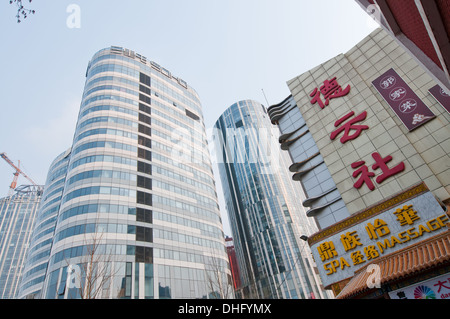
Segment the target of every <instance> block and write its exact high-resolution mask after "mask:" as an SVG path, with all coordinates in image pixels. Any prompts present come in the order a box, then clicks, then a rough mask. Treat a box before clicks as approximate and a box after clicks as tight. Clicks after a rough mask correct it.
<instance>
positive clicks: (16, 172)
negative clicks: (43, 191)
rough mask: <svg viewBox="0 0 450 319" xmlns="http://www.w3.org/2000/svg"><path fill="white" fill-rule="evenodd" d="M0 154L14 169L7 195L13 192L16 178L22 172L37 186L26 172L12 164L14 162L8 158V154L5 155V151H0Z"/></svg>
mask: <svg viewBox="0 0 450 319" xmlns="http://www.w3.org/2000/svg"><path fill="white" fill-rule="evenodd" d="M0 156H1V157H2V158H3V159H4V160H5V161H6V162H7V163H8V164H9V165H11V166H12V167H13V168H14V169H15V170H16V171H15V172H14V174H13V175H14V178H13V181H12V183H11V186H9V193H8V196H11V195H13V194H14V190H15V189H16V186H17V179H18V178H19V174H22V175H23V176H24V177H25V178H26V179H28V180H29V181H30V182H31V183H32V184H33V185H34V186H37V184H36V183H35V182H34V181H33V180H32V179H31V178H30V177H28V176H27V174H25V173H24V172H23V171H22V170H21V169H20V168H19V167H18V166H16V165H14V163H13V162H12V161H11V160H10V159H9V158H8V156H6V153H0ZM19 166H20V161H19Z"/></svg>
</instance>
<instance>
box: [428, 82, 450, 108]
mask: <svg viewBox="0 0 450 319" xmlns="http://www.w3.org/2000/svg"><path fill="white" fill-rule="evenodd" d="M428 92H430V93H431V95H433V97H434V98H435V99H436V100H437V101H438V102H439V104H440V105H442V107H443V108H444V109H446V110H447V112H448V113H450V95H448V94H447V93H445V91H444V90H443V89H442V88H441V87H440V86H439V85H435V86H433V87H432V88H431V89H429V90H428Z"/></svg>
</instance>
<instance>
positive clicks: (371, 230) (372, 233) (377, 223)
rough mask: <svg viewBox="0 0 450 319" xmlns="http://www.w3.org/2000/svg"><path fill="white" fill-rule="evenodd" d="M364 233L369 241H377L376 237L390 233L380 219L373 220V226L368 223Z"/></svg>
mask: <svg viewBox="0 0 450 319" xmlns="http://www.w3.org/2000/svg"><path fill="white" fill-rule="evenodd" d="M366 231H367V233H368V234H369V238H370V239H378V237H383V236H386V235H388V234H390V232H391V231H390V230H389V228H388V227H387V223H386V222H385V221H383V220H381V219H375V220H374V222H373V224H372V223H368V224H367V226H366Z"/></svg>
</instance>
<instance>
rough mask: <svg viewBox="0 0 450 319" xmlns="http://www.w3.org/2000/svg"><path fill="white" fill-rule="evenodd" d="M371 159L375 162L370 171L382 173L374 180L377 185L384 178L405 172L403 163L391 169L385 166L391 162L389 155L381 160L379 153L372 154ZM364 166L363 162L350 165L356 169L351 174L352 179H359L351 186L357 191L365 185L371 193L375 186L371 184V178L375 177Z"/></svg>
mask: <svg viewBox="0 0 450 319" xmlns="http://www.w3.org/2000/svg"><path fill="white" fill-rule="evenodd" d="M372 157H373V159H374V160H375V164H373V165H372V169H373V170H376V169H381V172H382V174H381V175H379V176H378V177H377V178H376V179H375V180H376V182H377V183H378V184H380V183H382V182H383V181H384V180H385V179H386V178H388V177H391V176H393V175H395V174H398V173H400V172H403V171H404V170H405V163H403V162H400V163H399V164H398V165H396V166H394V167H393V168H389V167H388V166H387V163H388V162H390V161H391V160H392V156H390V155H389V156H386V157H385V158H382V157H381V155H380V154H379V153H376V152H375V153H373V154H372ZM364 164H365V162H364V161H358V162H355V163H353V164H352V165H351V166H352V168H358V169H357V170H355V171H354V172H353V177H355V178H356V177H358V176H359V179H358V180H357V181H356V183H355V184H354V185H353V186H354V187H355V188H358V189H359V188H361V187H362V185H363V184H366V185H367V187H369V189H370V190H372V191H373V190H374V189H375V185H374V184H373V182H372V179H371V178H372V177H374V176H375V173H373V172H369V168H368V167H367V166H366V165H364ZM363 165H364V166H363Z"/></svg>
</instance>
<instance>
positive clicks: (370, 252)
mask: <svg viewBox="0 0 450 319" xmlns="http://www.w3.org/2000/svg"><path fill="white" fill-rule="evenodd" d="M364 253H365V254H366V257H367V259H374V258H377V257H378V256H380V254H379V253H378V250H377V249H376V247H375V246H373V245H370V246H367V247H364Z"/></svg>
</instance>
